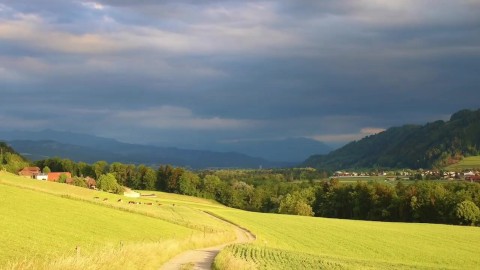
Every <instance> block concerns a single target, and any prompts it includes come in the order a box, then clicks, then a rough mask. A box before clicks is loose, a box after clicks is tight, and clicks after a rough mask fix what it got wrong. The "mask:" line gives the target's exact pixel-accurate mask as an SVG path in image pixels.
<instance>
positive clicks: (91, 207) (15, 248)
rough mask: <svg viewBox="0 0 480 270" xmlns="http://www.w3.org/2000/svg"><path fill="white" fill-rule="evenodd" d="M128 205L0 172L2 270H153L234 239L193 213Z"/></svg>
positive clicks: (108, 196)
mask: <svg viewBox="0 0 480 270" xmlns="http://www.w3.org/2000/svg"><path fill="white" fill-rule="evenodd" d="M95 197H99V199H100V201H99V199H95ZM122 197H123V196H119V195H114V194H108V193H104V192H100V191H94V190H88V189H84V188H79V187H74V186H69V185H66V184H58V183H51V182H44V181H38V180H31V179H26V178H21V177H18V176H14V175H11V174H8V173H4V172H0V231H2V233H1V234H0V254H1V255H0V268H4V267H5V268H7V269H8V268H13V269H85V268H89V267H90V268H91V267H92V265H94V266H95V269H102V268H104V269H115V268H117V267H120V266H121V268H122V269H125V267H124V266H126V268H127V269H128V268H131V269H150V268H155V267H158V266H160V265H161V264H162V263H163V262H165V261H166V260H168V259H169V258H170V257H172V256H174V255H175V254H177V253H179V252H181V251H182V250H186V249H191V248H197V247H204V246H210V245H213V244H219V243H224V242H228V241H231V240H233V239H234V237H235V235H234V234H233V233H232V231H231V227H230V226H228V225H226V224H225V223H222V222H219V221H218V220H217V219H215V218H212V217H211V216H209V215H208V214H206V213H204V212H202V211H199V210H196V209H194V208H191V207H186V206H182V205H180V204H178V205H175V206H173V205H172V204H167V203H161V202H160V203H155V204H153V203H152V205H146V204H143V205H128V204H126V203H125V202H123V203H120V202H117V200H118V199H119V198H122ZM105 198H106V199H108V200H106V201H103V199H105ZM123 199H125V197H123ZM138 201H144V202H148V200H143V199H141V200H138ZM159 201H160V200H159ZM191 203H192V204H195V203H197V204H198V203H199V202H198V201H194V200H192V202H191ZM158 204H161V205H158ZM204 204H205V205H208V201H206V200H205V202H204ZM212 205H214V204H213V203H212ZM124 253H128V254H129V255H128V256H122V254H124ZM119 258H123V259H119Z"/></svg>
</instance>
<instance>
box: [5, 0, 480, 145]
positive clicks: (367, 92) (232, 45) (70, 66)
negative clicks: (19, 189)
mask: <svg viewBox="0 0 480 270" xmlns="http://www.w3.org/2000/svg"><path fill="white" fill-rule="evenodd" d="M478 14H480V5H479V4H478V3H477V2H476V1H468V0H465V1H447V0H441V1H437V2H435V3H434V4H432V3H431V2H429V1H373V0H361V1H300V2H299V1H289V0H287V1H175V2H172V1H107V0H104V1H97V2H95V1H63V0H62V1H60V0H58V1H55V0H52V1H33V2H32V1H2V2H1V3H0V89H1V94H2V96H1V102H2V107H1V108H0V121H1V122H2V126H3V127H4V128H16V129H28V128H32V129H41V128H57V129H58V127H61V128H60V129H63V130H72V131H83V132H85V131H87V133H89V132H93V133H96V134H99V135H105V136H111V137H115V138H119V139H123V140H131V141H134V140H142V141H145V142H151V143H163V144H166V143H171V144H179V145H180V144H182V145H187V144H189V143H190V144H191V145H194V144H197V145H201V144H205V143H211V142H212V141H226V140H242V139H268V138H276V139H278V138H284V137H311V138H317V139H319V140H326V141H332V142H338V141H339V140H343V141H348V140H351V139H355V138H359V137H361V136H365V135H368V134H370V133H372V132H378V130H379V129H382V128H388V127H390V126H393V125H401V124H405V123H424V122H426V121H432V120H436V119H446V118H448V115H449V114H451V113H453V112H455V111H456V110H459V109H463V108H475V107H478V100H479V98H480V91H478V86H479V85H480V79H479V78H478V74H477V73H476V71H477V70H480V17H479V16H478ZM25 104H28V106H25ZM125 127H128V128H125Z"/></svg>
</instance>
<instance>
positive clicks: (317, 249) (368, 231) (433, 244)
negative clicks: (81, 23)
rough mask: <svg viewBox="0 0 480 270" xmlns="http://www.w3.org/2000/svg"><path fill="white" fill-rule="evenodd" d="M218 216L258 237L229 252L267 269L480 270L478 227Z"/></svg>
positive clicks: (227, 213) (240, 214)
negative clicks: (406, 269)
mask: <svg viewBox="0 0 480 270" xmlns="http://www.w3.org/2000/svg"><path fill="white" fill-rule="evenodd" d="M215 213H217V214H219V215H221V216H223V217H225V218H227V219H229V220H232V221H233V222H236V223H239V224H242V225H243V226H245V227H246V228H248V229H250V230H251V231H253V232H254V233H255V234H256V235H257V241H255V243H254V244H250V245H241V246H238V247H236V248H234V249H229V250H226V251H223V252H229V253H231V254H233V255H234V256H237V257H239V258H241V259H246V260H252V261H254V262H255V263H256V264H257V265H259V266H260V268H261V269H263V268H267V269H278V268H279V266H278V265H277V264H280V265H282V267H280V268H283V269H288V267H291V268H292V269H297V268H302V269H317V267H315V265H324V264H325V265H329V266H328V267H326V268H338V269H343V268H349V269H357V268H383V269H386V268H457V269H475V268H477V267H478V266H479V265H480V256H477V253H478V250H479V249H480V228H478V227H462V226H450V225H437V224H413V223H387V222H371V221H356V220H341V219H327V218H313V217H300V216H287V215H278V214H262V213H252V212H246V211H239V210H219V211H215ZM223 252H222V253H223ZM272 260H273V261H272ZM299 263H301V264H300V265H299ZM320 263H321V264H320ZM284 265H287V266H285V267H286V268H285V267H284ZM333 266H335V267H333ZM322 267H323V266H322ZM322 267H321V268H322Z"/></svg>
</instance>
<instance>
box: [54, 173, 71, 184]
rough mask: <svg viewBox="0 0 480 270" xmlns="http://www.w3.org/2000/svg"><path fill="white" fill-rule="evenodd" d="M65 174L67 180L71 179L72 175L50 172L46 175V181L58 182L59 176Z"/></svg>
mask: <svg viewBox="0 0 480 270" xmlns="http://www.w3.org/2000/svg"><path fill="white" fill-rule="evenodd" d="M62 174H65V175H66V176H67V179H68V178H72V174H71V173H69V172H50V173H48V181H50V182H58V179H60V175H62Z"/></svg>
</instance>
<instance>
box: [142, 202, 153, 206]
mask: <svg viewBox="0 0 480 270" xmlns="http://www.w3.org/2000/svg"><path fill="white" fill-rule="evenodd" d="M144 204H146V205H153V203H151V202H147V203H144Z"/></svg>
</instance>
